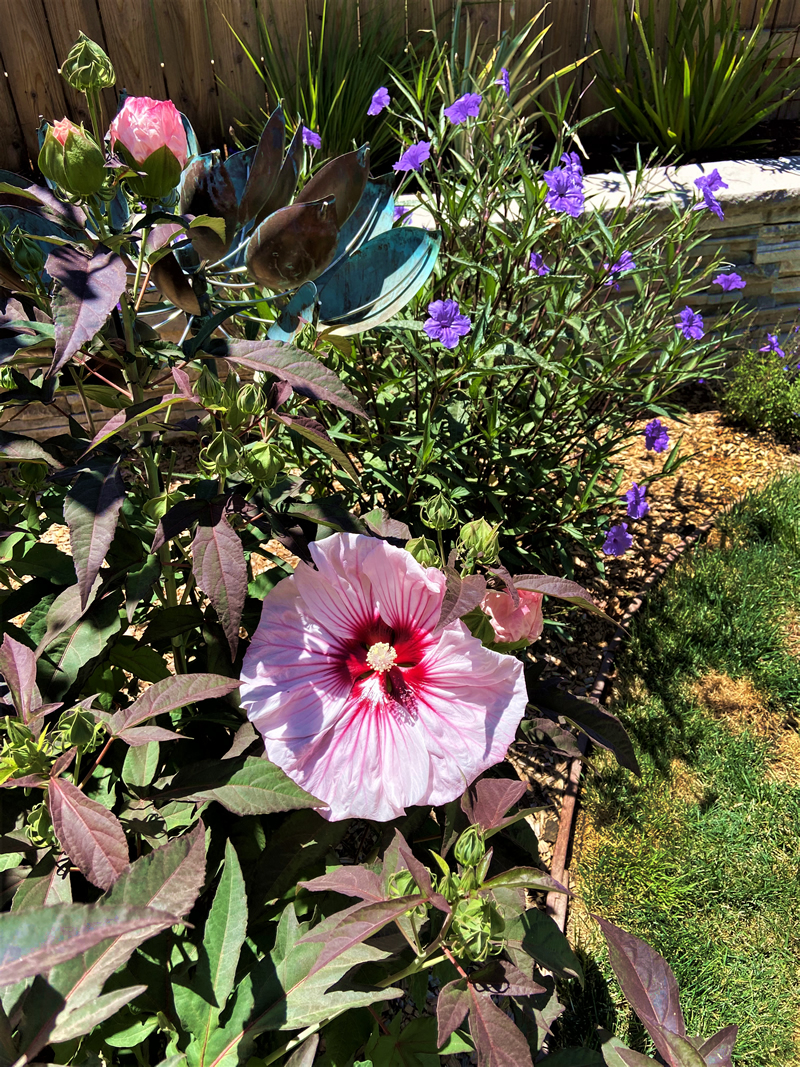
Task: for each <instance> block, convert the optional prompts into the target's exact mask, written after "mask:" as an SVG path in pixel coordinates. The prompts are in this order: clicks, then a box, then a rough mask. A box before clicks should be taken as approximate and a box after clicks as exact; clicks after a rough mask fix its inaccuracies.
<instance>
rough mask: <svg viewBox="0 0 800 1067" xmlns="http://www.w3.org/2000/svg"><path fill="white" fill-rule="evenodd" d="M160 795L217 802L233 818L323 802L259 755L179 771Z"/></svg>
mask: <svg viewBox="0 0 800 1067" xmlns="http://www.w3.org/2000/svg"><path fill="white" fill-rule="evenodd" d="M187 677H188V676H187ZM161 796H162V797H165V798H167V797H168V798H169V799H173V798H176V797H181V798H183V799H187V800H194V801H196V802H197V803H204V802H206V801H211V800H216V801H217V802H218V803H219V804H221V805H222V806H223V808H227V810H228V811H230V812H232V813H233V814H234V815H268V814H270V813H272V812H276V811H292V810H293V809H295V808H318V807H321V806H322V801H321V800H317V799H316V798H315V797H312V796H311V795H310V794H309V793H306V792H305V790H304V789H301V788H300V786H299V785H295V783H294V782H293V781H292V780H291V778H289V777H288V776H287V775H286V774H284V772H283V771H282V770H281V769H280V767H278V766H276V765H275V764H274V763H270V761H269V760H268V759H265V758H259V757H257V756H245V757H239V758H238V759H236V760H203V761H202V762H199V763H197V764H195V765H193V766H192V767H187V768H185V769H183V770H181V771H179V772H178V774H176V775H175V777H174V778H173V779H172V782H171V783H170V787H169V789H167V790H165V791H164V793H162V794H161Z"/></svg>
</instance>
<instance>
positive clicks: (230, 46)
mask: <svg viewBox="0 0 800 1067" xmlns="http://www.w3.org/2000/svg"><path fill="white" fill-rule="evenodd" d="M207 11H208V28H209V36H210V38H211V54H212V59H213V61H214V74H215V76H216V79H217V83H218V88H217V93H218V106H219V109H220V114H221V121H222V129H223V132H224V134H225V135H226V136H227V133H228V128H229V127H230V126H233V127H234V129H236V128H237V121H238V120H245V119H246V118H247V117H248V115H249V114H252V115H253V116H254V117H256V116H258V114H259V109H260V108H266V106H267V103H266V97H265V91H264V83H263V81H262V80H261V78H260V77H259V75H258V71H257V70H256V69H255V67H254V66H253V64H252V63H251V62H250V60H249V59H248V56H247V53H248V52H249V53H250V55H251V56H252V57H253V59H255V61H256V62H260V58H261V41H260V38H259V34H258V13H257V11H256V9H255V6H254V4H253V0H207ZM234 30H235V31H236V36H234V32H233V31H234ZM237 36H238V38H239V39H240V40H241V42H242V43H241V44H240V43H239V40H237V39H236V38H237ZM245 49H246V51H245Z"/></svg>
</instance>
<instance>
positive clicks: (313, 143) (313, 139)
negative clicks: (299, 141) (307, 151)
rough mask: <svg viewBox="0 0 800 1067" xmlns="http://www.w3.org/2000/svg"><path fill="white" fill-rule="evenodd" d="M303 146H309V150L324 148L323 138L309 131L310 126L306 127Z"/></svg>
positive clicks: (304, 128)
mask: <svg viewBox="0 0 800 1067" xmlns="http://www.w3.org/2000/svg"><path fill="white" fill-rule="evenodd" d="M303 144H307V145H308V147H309V148H322V138H321V137H320V135H319V134H318V133H314V131H313V130H309V128H308V126H304V127H303Z"/></svg>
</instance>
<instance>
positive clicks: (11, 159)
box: [0, 71, 35, 171]
mask: <svg viewBox="0 0 800 1067" xmlns="http://www.w3.org/2000/svg"><path fill="white" fill-rule="evenodd" d="M34 158H35V157H34ZM0 169H2V170H13V171H29V170H30V162H29V159H28V151H27V148H26V147H25V137H24V136H23V133H22V128H21V126H20V124H19V119H18V118H17V112H16V110H15V109H14V101H13V100H12V99H11V93H10V92H9V90H8V78H6V76H5V75H4V74H3V72H2V71H0Z"/></svg>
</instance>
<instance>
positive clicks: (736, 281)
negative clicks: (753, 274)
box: [711, 271, 747, 293]
mask: <svg viewBox="0 0 800 1067" xmlns="http://www.w3.org/2000/svg"><path fill="white" fill-rule="evenodd" d="M711 284H712V285H719V286H721V287H722V291H723V292H725V293H729V292H730V291H731V289H744V287H745V286H746V285H747V282H746V281H745V280H744V278H742V277H740V276H739V275H738V274H737V273H736V272H735V271H734V272H733V273H732V274H718V275H717V276H716V278H714V280H713V282H712V283H711Z"/></svg>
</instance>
